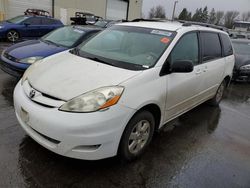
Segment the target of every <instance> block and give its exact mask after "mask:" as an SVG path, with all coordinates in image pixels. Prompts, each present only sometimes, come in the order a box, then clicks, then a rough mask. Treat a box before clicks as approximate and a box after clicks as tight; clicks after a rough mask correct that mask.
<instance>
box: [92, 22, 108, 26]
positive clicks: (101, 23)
mask: <svg viewBox="0 0 250 188" xmlns="http://www.w3.org/2000/svg"><path fill="white" fill-rule="evenodd" d="M107 23H108V22H106V21H97V22H96V23H95V24H94V25H96V26H99V27H105V26H106V25H107Z"/></svg>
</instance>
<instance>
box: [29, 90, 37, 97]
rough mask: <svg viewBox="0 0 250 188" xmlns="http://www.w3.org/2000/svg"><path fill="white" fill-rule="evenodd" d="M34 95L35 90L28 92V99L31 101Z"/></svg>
mask: <svg viewBox="0 0 250 188" xmlns="http://www.w3.org/2000/svg"><path fill="white" fill-rule="evenodd" d="M35 95H36V91H35V90H31V91H30V94H29V96H30V98H31V99H32V98H34V97H35Z"/></svg>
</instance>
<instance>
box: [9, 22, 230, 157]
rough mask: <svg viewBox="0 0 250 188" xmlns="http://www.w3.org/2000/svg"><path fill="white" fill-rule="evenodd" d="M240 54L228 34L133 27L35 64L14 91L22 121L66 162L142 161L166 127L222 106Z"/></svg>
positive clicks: (185, 27) (167, 25) (174, 26)
mask: <svg viewBox="0 0 250 188" xmlns="http://www.w3.org/2000/svg"><path fill="white" fill-rule="evenodd" d="M233 67H234V55H233V49H232V45H231V42H230V40H229V36H228V34H227V33H226V32H224V31H221V30H218V29H213V28H209V27H203V26H199V25H192V24H182V23H179V22H146V21H144V22H143V21H142V22H128V23H123V24H118V25H115V26H113V27H111V28H109V29H107V30H104V31H103V32H101V33H99V34H98V35H96V36H95V37H93V38H92V39H90V40H89V41H87V42H85V43H83V44H82V45H80V46H79V47H77V48H75V49H73V50H69V51H67V52H62V53H59V54H56V55H53V56H50V57H48V58H45V59H43V60H41V61H40V62H37V63H35V64H33V65H32V66H31V67H30V68H29V69H28V70H27V71H26V72H25V74H24V76H23V78H22V80H21V81H20V82H19V83H18V84H17V86H16V88H15V91H14V105H15V112H16V116H17V119H18V121H19V123H20V125H21V126H22V128H23V129H24V130H25V131H26V133H27V134H28V135H29V136H30V137H32V138H33V139H34V140H35V141H36V142H38V143H39V144H41V145H42V146H44V147H45V148H47V149H49V150H51V151H53V152H55V153H58V154H60V155H63V156H67V157H72V158H78V159H86V160H97V159H102V158H107V157H112V156H115V155H117V154H119V155H120V156H121V157H122V158H124V159H126V160H133V159H135V158H137V157H138V156H140V155H141V154H142V153H143V152H144V151H145V149H146V148H147V146H148V145H149V143H150V141H151V139H152V137H153V134H154V132H155V131H156V130H159V129H160V128H161V127H162V126H163V125H165V124H166V123H167V122H169V121H171V120H173V119H174V118H176V117H178V116H180V115H181V114H183V113H185V112H187V111H189V110H190V109H192V108H194V107H196V106H197V105H199V104H201V103H203V102H205V101H208V100H209V102H210V103H211V104H213V105H218V104H219V102H220V101H221V99H222V96H223V92H224V89H225V87H226V86H228V84H229V83H230V80H231V77H232V70H233Z"/></svg>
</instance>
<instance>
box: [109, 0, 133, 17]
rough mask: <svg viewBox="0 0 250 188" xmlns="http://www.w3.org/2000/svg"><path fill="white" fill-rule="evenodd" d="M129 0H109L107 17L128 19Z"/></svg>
mask: <svg viewBox="0 0 250 188" xmlns="http://www.w3.org/2000/svg"><path fill="white" fill-rule="evenodd" d="M127 8H128V2H125V1H122V0H108V1H107V12H106V18H107V19H110V20H121V19H127Z"/></svg>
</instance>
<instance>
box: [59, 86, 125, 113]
mask: <svg viewBox="0 0 250 188" xmlns="http://www.w3.org/2000/svg"><path fill="white" fill-rule="evenodd" d="M123 90H124V87H121V86H111V87H103V88H99V89H96V90H94V91H90V92H87V93H85V94H83V95H80V96H78V97H76V98H73V99H72V100H70V101H68V102H66V103H65V104H64V105H62V106H61V107H60V108H59V110H61V111H66V112H94V111H98V110H101V109H105V108H108V107H110V106H113V105H115V104H116V103H117V102H118V101H119V99H120V97H121V95H122V93H123Z"/></svg>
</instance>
